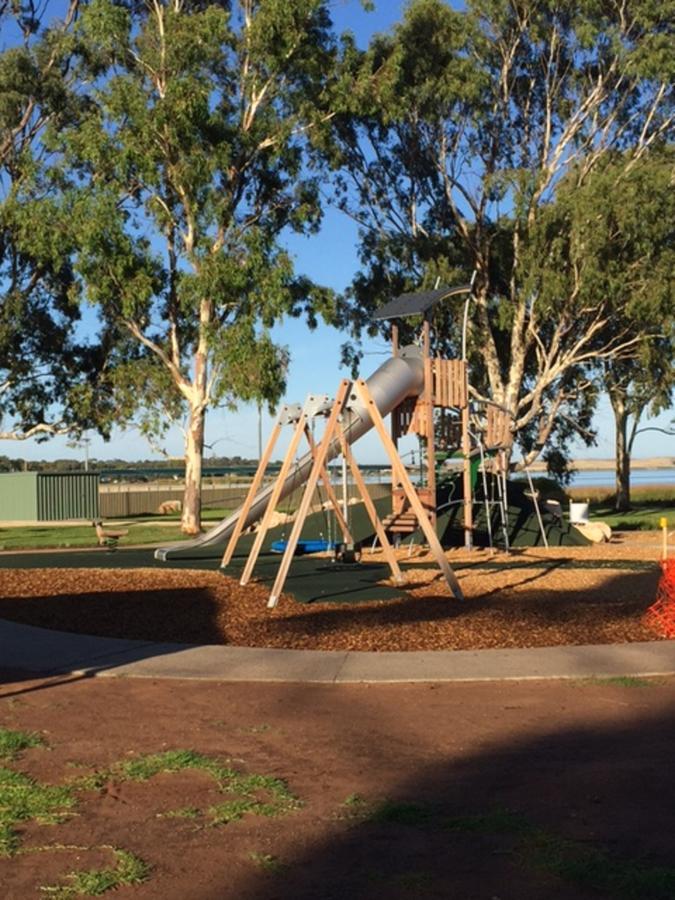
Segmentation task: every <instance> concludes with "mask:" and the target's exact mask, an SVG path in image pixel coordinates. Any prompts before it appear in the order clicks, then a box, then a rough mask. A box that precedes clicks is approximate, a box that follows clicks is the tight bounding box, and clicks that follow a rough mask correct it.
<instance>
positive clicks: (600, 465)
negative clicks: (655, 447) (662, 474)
mask: <svg viewBox="0 0 675 900" xmlns="http://www.w3.org/2000/svg"><path fill="white" fill-rule="evenodd" d="M615 466H616V463H615V461H614V460H613V459H574V460H572V462H571V466H570V467H571V468H573V469H576V470H577V472H588V471H600V470H611V471H613V470H614V468H615ZM674 467H675V457H673V456H652V457H648V458H646V459H632V460H631V469H632V470H635V469H672V468H674ZM529 468H530V471H532V472H545V471H546V463H544V462H542V461H541V460H537V462H534V463H532V465H531V466H529Z"/></svg>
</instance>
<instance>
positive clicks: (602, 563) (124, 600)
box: [0, 532, 660, 650]
mask: <svg viewBox="0 0 675 900" xmlns="http://www.w3.org/2000/svg"><path fill="white" fill-rule="evenodd" d="M659 552H660V543H659V537H658V535H657V534H654V533H645V532H637V533H630V534H629V533H626V534H623V535H618V536H617V537H616V538H615V539H614V540H613V541H612V542H611V543H608V544H602V545H594V546H589V547H555V548H550V549H549V550H545V549H542V548H532V549H526V550H518V551H514V552H512V553H511V554H509V555H506V554H504V553H496V554H494V555H492V554H491V553H489V551H487V550H476V551H473V552H472V553H470V554H469V553H466V552H465V551H463V550H453V551H450V552H449V553H448V558H449V559H450V561H451V564H452V565H453V566H454V567H455V568H456V570H457V573H458V576H459V580H460V583H461V586H462V589H463V591H464V594H465V596H466V599H465V601H464V602H459V601H457V600H455V599H454V598H453V597H452V596H451V594H450V592H449V589H448V587H447V585H446V584H445V582H444V580H443V579H442V577H441V576H440V573H439V572H438V570H437V568H436V567H435V566H434V565H433V563H432V560H430V558H429V556H428V555H423V554H421V555H417V556H413V557H412V558H409V557H408V555H407V550H401V551H400V552H399V556H400V558H401V562H402V564H403V565H404V566H405V572H406V575H407V577H408V582H409V584H408V588H407V590H406V593H405V594H404V596H402V597H401V598H399V599H394V600H387V601H385V602H383V601H367V602H361V603H358V604H347V603H326V602H316V603H311V604H299V603H296V602H294V600H293V599H292V598H291V597H282V599H281V601H280V603H279V606H278V607H277V608H276V609H275V610H274V611H271V612H270V611H268V610H267V608H266V601H267V596H268V593H269V586H265V585H263V584H261V583H258V582H252V583H251V584H249V585H248V586H246V587H244V588H242V587H240V586H239V584H238V582H237V581H236V580H235V579H233V578H228V577H225V576H223V575H221V574H220V573H219V572H218V571H217V570H214V571H208V570H207V571H204V570H203V569H202V570H199V571H191V570H185V569H170V568H167V569H164V568H161V569H159V568H154V569H129V570H120V569H81V570H77V569H2V570H0V618H7V619H11V620H14V621H19V622H24V623H28V624H32V625H39V626H43V627H47V628H56V629H60V630H64V631H73V632H80V633H88V634H95V635H104V636H108V637H126V638H137V639H140V640H158V641H176V642H182V643H208V644H223V643H224V644H233V645H238V646H257V647H287V648H299V649H307V648H312V649H324V650H344V649H348V650H419V649H427V650H440V649H445V650H451V649H483V648H489V647H542V646H553V645H558V644H591V643H597V644H603V643H622V642H628V641H643V640H654V639H656V638H658V635H657V634H655V633H654V632H653V631H652V630H650V629H649V628H648V627H647V626H646V625H645V624H644V622H643V621H642V618H643V615H644V612H645V611H646V609H647V608H648V607H649V606H650V605H651V604H652V603H653V602H654V599H655V595H656V587H657V583H658V579H659V574H660V570H659V567H658V565H657V564H656V561H657V559H658V557H659ZM366 558H368V557H366ZM373 558H375V559H377V560H378V561H381V556H380V555H376V556H375V557H373Z"/></svg>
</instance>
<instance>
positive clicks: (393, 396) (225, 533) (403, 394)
mask: <svg viewBox="0 0 675 900" xmlns="http://www.w3.org/2000/svg"><path fill="white" fill-rule="evenodd" d="M367 385H368V390H369V391H370V394H371V396H372V397H373V400H374V401H375V405H376V406H377V408H378V410H379V412H380V415H381V416H383V417H384V416H387V415H389V413H390V412H391V411H392V410H393V409H395V408H396V407H397V406H398V405H399V404H400V403H402V402H403V401H404V400H406V399H407V398H408V397H417V396H418V395H419V394H420V393H421V392H422V389H423V387H424V362H423V359H422V353H421V351H420V350H419V348H418V347H415V346H409V347H404V348H403V349H402V350H400V351H399V354H398V356H396V357H392V358H391V359H388V360H387V361H386V362H385V363H383V364H382V365H381V366H380V368H379V369H377V371H376V372H374V373H373V374H372V375H371V376H370V378H368V380H367ZM349 412H350V415H349V421H348V423H347V427H346V429H345V436H346V438H347V440H348V442H349V443H350V444H353V443H354V442H355V441H357V440H358V439H359V438H360V437H363V435H364V434H366V432H368V431H370V429H371V428H372V427H373V423H372V421H371V419H370V415H369V414H368V412H367V410H366V408H365V407H364V406H363V404H362V403H361V402H360V401H359V399H358V398H357V397H356V396H355V395H352V396H351V397H350V402H349ZM339 452H340V450H339V445H338V443H337V441H335V442H334V443H333V445H332V446H331V447H330V448H329V451H328V459H329V460H330V459H333V458H335V457H336V456H338V455H339ZM311 468H312V455H311V453H307V454H306V455H305V456H303V457H302V458H301V459H300V460H298V462H297V463H296V464H295V465H294V466H293V469H292V470H291V472H290V473H289V475H288V477H287V478H286V481H285V482H284V485H283V488H282V491H281V498H284V497H287V496H288V495H289V494H290V493H292V492H293V491H294V490H295V489H296V488H298V487H300V485H302V484H304V482H305V481H306V480H307V478H308V476H309V473H310V470H311ZM271 493H272V486H271V485H269V486H268V487H266V488H263V489H262V490H261V491H260V492H259V493H258V494H257V495H256V497H255V499H254V501H253V505H252V506H251V509H250V512H249V514H248V516H247V519H246V523H245V527H248V526H249V525H252V524H253V523H254V522H257V521H258V519H260V518H261V517H262V516H263V514H264V512H265V510H266V508H267V504H268V501H269V498H270V495H271ZM238 519H239V510H237V511H235V512H233V513H232V515H230V516H228V517H227V518H226V519H223V521H222V522H220V523H219V524H218V525H216V526H215V527H214V528H212V529H211V530H210V531H207V532H205V533H204V534H202V535H200V536H199V537H197V538H194V539H193V540H190V541H181V542H180V543H177V544H171V545H170V546H168V547H159V548H158V549H157V550H155V558H156V559H160V560H170V559H189V558H190V556H191V555H192V552H193V551H194V550H201V549H202V548H205V547H210V546H213V545H215V544H223V543H224V542H225V541H226V540H227V539H228V538H229V536H230V535H231V533H232V530H233V529H234V526H235V525H236V523H237V521H238Z"/></svg>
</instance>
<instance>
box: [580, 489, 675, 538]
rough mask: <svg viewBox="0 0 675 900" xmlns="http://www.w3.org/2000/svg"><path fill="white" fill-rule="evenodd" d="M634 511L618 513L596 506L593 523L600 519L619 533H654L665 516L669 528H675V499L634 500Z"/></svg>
mask: <svg viewBox="0 0 675 900" xmlns="http://www.w3.org/2000/svg"><path fill="white" fill-rule="evenodd" d="M631 502H632V509H629V510H627V511H626V512H616V510H615V509H614V507H613V506H611V505H601V506H596V507H595V508H592V509H591V515H590V518H591V521H592V520H593V519H598V520H600V521H602V522H606V523H607V524H608V525H609V526H610V527H611V528H614V529H615V530H617V531H653V530H655V529H658V527H659V519H660V518H661V517H662V516H665V517H666V519H667V520H668V528H671V529H672V528H673V527H675V506H674V505H673V498H672V497H671V498H670V499H668V500H656V499H652V500H642V501H639V500H637V499H636V498H635V497H633V499H632V501H631Z"/></svg>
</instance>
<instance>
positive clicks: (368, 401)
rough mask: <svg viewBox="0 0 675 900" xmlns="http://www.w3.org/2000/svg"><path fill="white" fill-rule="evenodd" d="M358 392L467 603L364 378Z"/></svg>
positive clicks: (443, 568)
mask: <svg viewBox="0 0 675 900" xmlns="http://www.w3.org/2000/svg"><path fill="white" fill-rule="evenodd" d="M354 388H355V390H356V393H357V394H358V396H359V398H360V399H361V401H362V402H363V403H364V404H365V406H366V408H367V409H368V413H369V415H370V418H371V421H372V423H373V425H374V426H375V429H376V431H377V433H378V434H379V436H380V440H381V441H382V444H383V446H384V449H385V450H386V451H387V455H388V456H389V460H390V462H391V465H392V469H393V470H394V471H396V473H397V475H398V479H399V481H400V483H401V486H402V487H403V490H404V491H405V494H406V497H407V498H408V502H409V503H410V506H411V507H412V510H413V512H414V513H415V515H416V516H417V520H418V522H419V523H420V528H421V529H422V531H423V532H424V535H425V537H426V539H427V541H428V542H429V547H430V549H431V552H432V553H433V555H434V556H435V558H436V562H437V563H438V565H439V567H440V569H441V571H442V572H443V574H444V575H445V580H446V581H447V583H448V585H449V587H450V589H451V591H452V592H453V594H454V595H455V597H456V598H457V599H458V600H463V599H464V594H463V593H462V589H461V587H460V586H459V582H458V581H457V576H456V575H455V573H454V572H453V571H452V567H451V566H450V563H449V562H448V560H447V559H446V558H445V553H444V552H443V548H442V547H441V543H440V541H439V540H438V535H437V534H436V529H435V528H434V526H433V525H432V523H431V521H430V519H429V516H428V515H427V512H426V510H425V509H424V507H423V506H422V503H421V501H420V499H419V497H418V496H417V494H416V493H415V488H414V487H413V485H412V483H411V481H410V478H409V477H408V473H407V472H406V469H405V466H404V465H403V463H402V462H401V459H400V457H399V455H398V453H397V452H396V448H395V447H394V444H393V442H392V440H391V438H390V437H389V433H388V432H387V429H386V428H385V426H384V422H383V420H382V416H381V415H380V411H379V410H378V408H377V406H376V404H375V401H374V400H373V398H372V396H371V394H370V391H369V390H368V385H367V384H366V383H365V381H364V380H363V379H362V378H359V379H358V380H357V381H355V382H354Z"/></svg>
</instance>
